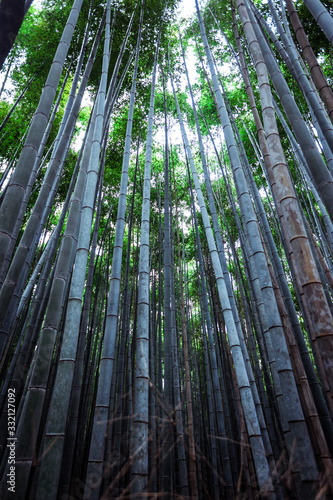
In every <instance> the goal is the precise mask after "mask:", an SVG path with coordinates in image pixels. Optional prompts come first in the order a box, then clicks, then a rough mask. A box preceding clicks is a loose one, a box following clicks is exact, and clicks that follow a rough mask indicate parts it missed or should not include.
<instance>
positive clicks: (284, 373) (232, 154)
mask: <svg viewBox="0 0 333 500" xmlns="http://www.w3.org/2000/svg"><path fill="white" fill-rule="evenodd" d="M196 4H197V2H196ZM197 13H198V18H199V24H200V29H201V35H202V39H203V44H204V48H205V51H206V55H207V59H208V64H209V67H210V72H211V76H212V80H213V85H214V92H215V96H216V99H217V102H218V113H219V116H220V120H221V124H222V125H223V130H224V135H225V139H226V142H227V146H228V153H229V158H230V163H231V166H232V169H233V173H234V180H235V183H236V187H237V190H238V198H239V204H240V208H241V211H242V215H243V217H244V222H245V224H246V230H247V233H248V235H249V241H250V245H251V250H252V252H253V254H254V260H255V265H256V267H257V269H258V278H259V283H260V288H261V293H262V297H263V301H264V306H265V309H266V314H267V319H268V326H269V331H268V332H267V333H268V336H267V340H268V341H269V343H268V348H269V353H270V358H271V359H272V360H273V359H274V358H275V360H276V368H277V373H278V376H279V386H280V387H281V393H280V397H279V398H278V401H279V406H280V408H281V416H282V417H283V419H284V430H285V432H286V438H287V442H288V439H289V438H288V435H289V433H291V436H292V439H294V438H295V439H298V438H300V439H301V441H303V442H302V445H300V446H299V447H298V446H297V451H298V452H300V453H301V455H302V458H301V457H299V458H298V459H297V461H298V460H299V461H300V462H302V461H303V460H307V462H308V467H307V471H306V472H307V474H308V478H309V480H312V481H313V482H314V483H315V482H316V481H317V480H318V472H317V468H316V464H315V461H314V457H313V454H312V449H311V443H310V440H309V436H308V433H307V430H306V426H305V422H304V416H303V412H302V408H301V404H300V400H299V397H298V393H297V388H296V384H295V379H294V376H293V372H292V367H291V364H290V360H289V353H288V350H287V346H286V343H285V339H284V335H283V330H282V326H281V319H280V315H279V311H278V307H277V304H276V300H275V296H274V291H273V288H272V283H271V280H270V276H269V270H268V267H267V262H266V257H265V253H264V250H263V247H262V243H261V238H260V233H259V228H258V222H257V219H256V216H255V213H254V210H253V206H252V202H251V199H250V197H249V193H248V189H247V185H246V179H245V176H244V173H243V170H242V166H241V162H240V159H239V155H238V151H237V147H236V144H235V140H234V137H233V134H232V130H231V125H230V121H229V118H228V115H227V112H226V108H225V104H224V102H223V97H222V93H221V90H220V88H219V83H218V80H217V77H216V73H215V68H214V65H213V60H212V55H211V51H210V48H209V45H208V41H207V37H206V34H205V28H204V25H203V21H202V17H201V14H200V11H199V8H198V4H197ZM259 270H260V271H259ZM277 352H278V353H279V356H278V357H277V356H276V353H277ZM290 398H291V399H292V400H293V404H292V409H291V406H290V403H289V401H290ZM295 412H297V415H298V417H297V420H298V423H297V424H296V425H295V424H294V422H295ZM300 428H302V429H303V430H302V431H300ZM291 436H290V437H291ZM296 436H297V437H296ZM290 444H291V443H290V442H289V450H290V452H291V448H290ZM305 449H306V451H305ZM294 464H295V467H296V468H297V467H298V466H297V463H296V461H295V463H294ZM297 485H298V487H300V488H301V489H302V488H305V484H304V483H302V480H300V481H297Z"/></svg>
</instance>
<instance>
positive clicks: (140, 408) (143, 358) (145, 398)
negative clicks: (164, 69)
mask: <svg viewBox="0 0 333 500" xmlns="http://www.w3.org/2000/svg"><path fill="white" fill-rule="evenodd" d="M160 40H161V31H160V32H159V34H158V39H157V45H156V52H155V58H154V68H153V76H152V84H151V94H150V106H149V115H148V130H147V139H146V154H145V170H144V180H143V198H142V212H141V241H140V257H139V285H138V308H137V315H138V322H137V332H136V337H135V346H136V361H135V379H134V418H133V442H132V444H133V450H132V455H134V457H135V458H134V459H133V464H132V469H131V474H132V477H133V486H132V492H133V494H139V495H140V494H145V493H147V485H148V437H149V436H148V423H149V422H148V421H149V330H150V329H149V322H150V319H149V317H150V307H149V304H150V299H149V295H150V294H149V275H150V266H149V253H150V246H149V237H150V184H151V163H152V145H153V123H154V104H155V87H156V72H157V59H158V53H159V45H160Z"/></svg>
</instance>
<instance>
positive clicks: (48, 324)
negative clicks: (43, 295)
mask: <svg viewBox="0 0 333 500" xmlns="http://www.w3.org/2000/svg"><path fill="white" fill-rule="evenodd" d="M92 115H93V118H92V120H91V123H90V125H91V126H90V128H89V133H88V138H87V142H86V147H85V151H84V154H83V158H82V163H81V169H80V172H79V175H78V178H77V180H76V185H75V190H74V193H73V196H72V199H71V205H70V209H69V214H68V220H67V224H66V230H65V233H64V236H63V238H62V242H61V248H60V250H59V258H58V261H57V265H56V268H55V274H54V279H53V281H52V288H51V292H50V299H49V300H50V303H49V304H52V307H48V309H47V312H46V315H45V318H44V323H43V327H42V331H41V333H40V337H39V342H38V348H37V351H36V355H35V358H36V359H35V362H34V363H33V369H32V370H31V376H30V380H29V384H27V385H26V387H27V396H26V398H25V401H24V405H23V408H22V414H21V417H20V419H19V421H18V426H17V436H18V438H19V437H20V438H19V440H20V445H18V447H17V450H16V452H17V454H16V467H17V471H18V473H20V474H22V480H21V481H20V483H19V484H18V494H21V495H24V492H25V490H26V488H27V483H28V480H29V474H30V468H31V465H32V460H33V455H34V450H35V445H36V439H37V435H38V432H39V427H40V425H41V411H42V408H43V402H44V398H45V393H46V388H47V383H48V377H49V373H50V368H51V361H52V356H53V350H54V347H55V343H56V338H57V333H58V328H59V323H60V319H61V311H62V307H63V302H64V300H65V297H66V290H67V286H68V279H69V276H70V272H71V270H72V268H73V261H74V252H75V248H76V245H77V235H78V222H79V220H80V211H81V204H82V197H83V192H84V187H85V180H86V171H87V163H88V159H89V157H90V148H91V141H92V134H93V130H94V126H93V125H94V120H95V115H96V106H94V108H93V110H92ZM31 412H32V414H33V415H34V418H33V419H31ZM19 471H20V472H19Z"/></svg>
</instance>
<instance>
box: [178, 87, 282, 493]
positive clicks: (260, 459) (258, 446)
mask: <svg viewBox="0 0 333 500" xmlns="http://www.w3.org/2000/svg"><path fill="white" fill-rule="evenodd" d="M173 92H174V98H175V102H176V107H177V112H178V118H179V123H180V126H181V131H182V136H183V140H184V143H185V147H186V151H187V154H188V159H189V162H190V166H191V171H192V178H193V181H194V186H195V190H196V193H197V198H198V202H199V206H200V211H201V214H202V218H203V223H204V227H205V232H206V238H207V243H208V247H209V251H210V255H211V259H212V264H213V269H214V273H215V279H216V284H217V288H218V293H219V299H220V302H221V307H222V311H223V316H224V320H225V324H226V327H227V329H228V337H229V343H230V347H231V349H232V357H233V361H234V365H235V370H236V374H237V379H238V382H239V387H240V394H241V398H242V404H243V405H244V415H245V419H246V424H247V430H248V434H249V439H250V443H251V446H252V453H253V456H254V463H255V468H256V474H257V479H258V483H259V488H260V490H261V491H266V492H269V494H270V495H271V497H272V498H274V497H275V496H274V493H273V487H272V481H271V477H270V472H269V466H268V462H267V459H266V457H265V456H264V455H263V450H264V445H263V441H262V436H261V432H260V426H259V422H258V417H257V414H256V410H255V405H254V401H253V397H252V393H251V389H250V383H249V380H248V376H247V372H246V367H245V363H244V359H243V354H242V350H241V346H240V343H239V339H238V334H237V329H236V325H235V321H234V317H233V313H232V309H231V305H230V301H229V297H228V292H227V288H226V284H225V280H224V277H223V273H222V268H221V263H220V259H219V256H218V253H217V249H216V245H215V241H214V236H213V232H212V229H211V225H210V221H209V218H208V213H207V209H206V206H205V202H204V199H203V195H202V191H201V187H200V183H199V179H198V175H197V173H196V169H195V165H194V161H193V157H192V154H191V150H190V146H189V143H188V140H187V135H186V131H185V128H184V124H183V120H182V116H181V113H180V109H179V105H178V100H177V96H176V93H175V90H174V88H173Z"/></svg>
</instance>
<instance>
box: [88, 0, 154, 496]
mask: <svg viewBox="0 0 333 500" xmlns="http://www.w3.org/2000/svg"><path fill="white" fill-rule="evenodd" d="M143 9H144V2H142V6H141V13H140V23H139V33H138V39H137V48H136V56H135V65H134V73H133V81H132V89H131V96H130V105H129V111H128V120H127V129H126V139H125V148H124V155H123V169H122V175H121V185H120V193H119V204H118V213H117V223H116V233H115V244H114V249H113V258H112V272H111V280H110V289H109V297H108V304H107V313H106V322H105V334H104V341H103V349H102V356H101V361H100V367H99V378H98V387H97V396H96V404H95V408H94V409H93V414H94V417H93V419H94V420H93V428H92V434H91V438H90V449H89V459H88V467H87V473H86V488H87V490H88V491H89V490H90V487H91V486H92V485H94V477H96V476H95V475H96V473H98V474H99V477H102V470H103V460H104V449H105V434H106V428H107V419H108V407H109V397H110V384H111V379H112V373H113V365H114V356H115V342H116V334H117V324H118V307H119V296H120V278H121V261H122V253H123V239H124V229H125V212H126V193H127V184H128V169H129V157H130V147H131V139H132V123H133V112H134V98H135V90H136V80H137V72H138V59H139V52H140V42H141V30H142V22H143ZM91 498H94V499H95V498H96V499H98V498H99V487H95V488H94V489H93V491H92V497H91Z"/></svg>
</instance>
